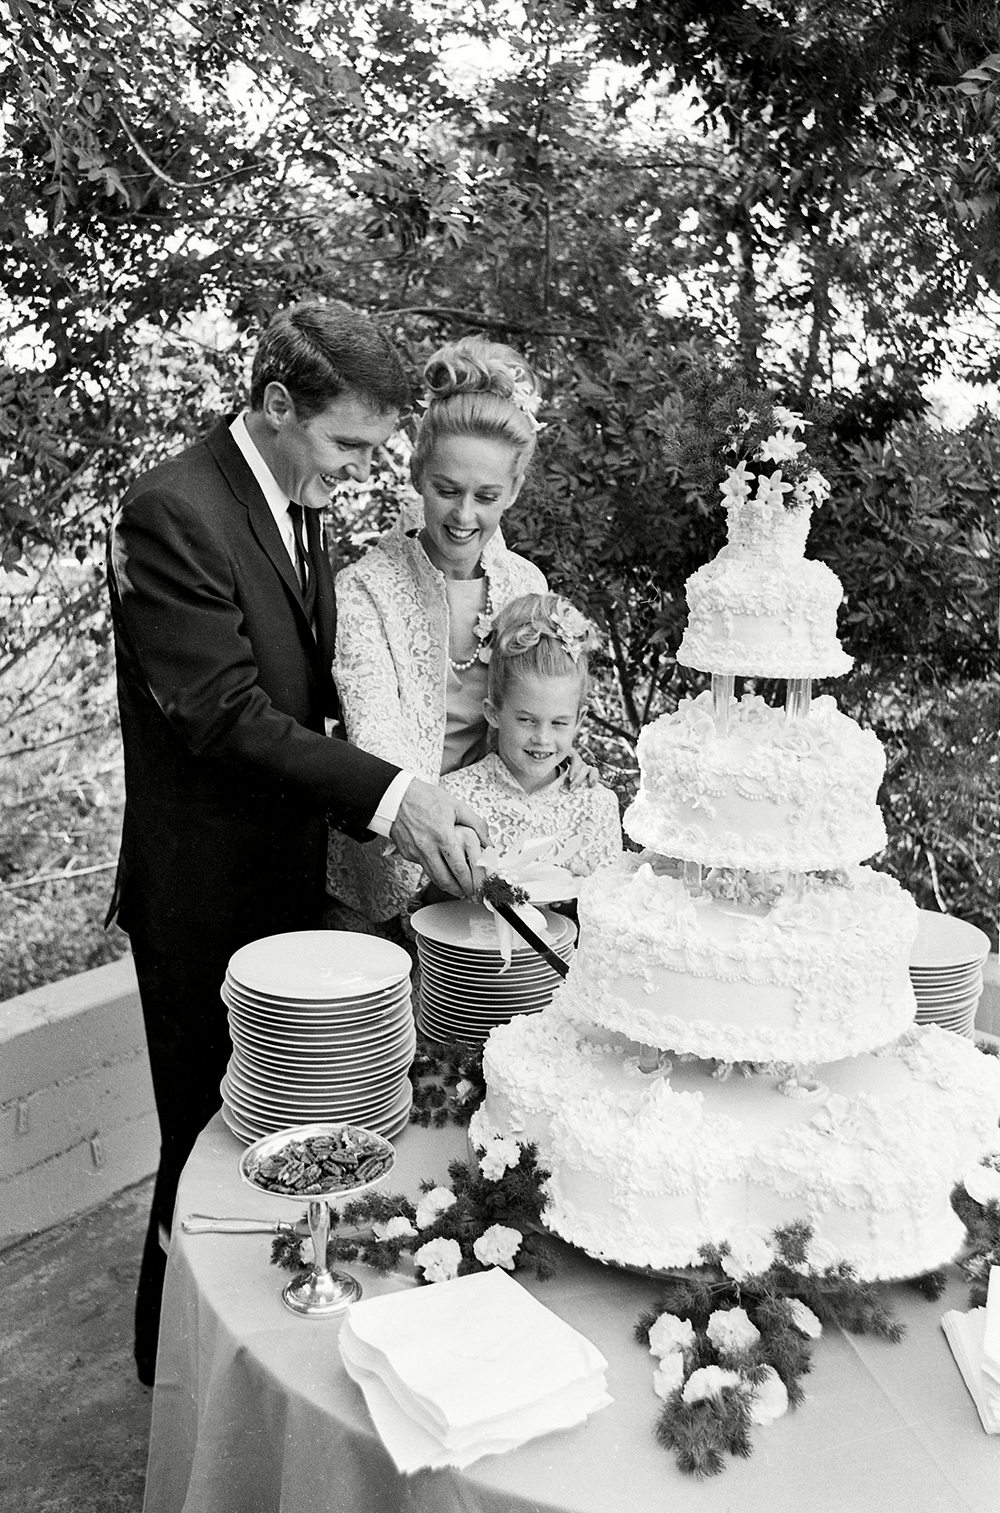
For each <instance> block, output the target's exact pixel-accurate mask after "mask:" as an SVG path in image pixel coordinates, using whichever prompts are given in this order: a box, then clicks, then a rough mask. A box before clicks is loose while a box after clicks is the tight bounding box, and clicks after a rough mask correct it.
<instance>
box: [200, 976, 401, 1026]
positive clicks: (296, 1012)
mask: <svg viewBox="0 0 1000 1513" xmlns="http://www.w3.org/2000/svg"><path fill="white" fill-rule="evenodd" d="M409 991H410V983H409V979H407V981H406V982H404V983H399V984H398V985H397V986H396V987H395V988H393V990H392V992H391V993H377V994H375V995H374V996H373V997H372V998H366V999H364V1000H363V1001H360V1002H357V1001H355V1000H353V999H351V1000H347V999H345V1000H344V1001H343V1002H342V1003H341V1002H338V1003H334V1004H329V1003H327V1002H325V1001H323V1000H319V999H306V1000H302V1001H300V1002H298V1003H295V1002H293V1001H292V1000H288V1001H286V1002H285V1003H282V1004H275V1003H265V1002H263V1001H257V1000H255V999H254V998H252V997H251V996H250V995H248V994H246V993H242V994H241V993H238V992H236V991H235V989H233V988H232V987H230V985H229V984H228V983H223V985H222V987H221V989H220V990H219V994H220V997H221V998H222V1001H223V1003H224V1004H226V1006H227V1007H232V1008H235V1009H237V1010H238V1011H239V1012H240V1013H241V1014H251V1015H253V1017H254V1018H255V1019H259V1020H261V1021H262V1022H265V1023H268V1024H288V1023H293V1024H303V1025H314V1024H330V1025H339V1024H345V1023H349V1022H351V1021H353V1020H357V1021H362V1020H368V1019H375V1018H377V1017H378V1015H379V1014H384V1013H385V1012H386V1011H387V1010H391V1009H393V1008H394V1007H395V1006H396V1005H397V1004H399V1003H401V1002H402V1000H403V999H405V998H406V996H407V994H408V993H409Z"/></svg>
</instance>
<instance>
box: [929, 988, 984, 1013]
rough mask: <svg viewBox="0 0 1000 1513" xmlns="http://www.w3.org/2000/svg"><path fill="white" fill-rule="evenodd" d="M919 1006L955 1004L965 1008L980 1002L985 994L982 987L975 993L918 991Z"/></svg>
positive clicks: (931, 1006)
mask: <svg viewBox="0 0 1000 1513" xmlns="http://www.w3.org/2000/svg"><path fill="white" fill-rule="evenodd" d="M914 996H915V997H916V1000H917V1007H918V1008H928V1009H931V1008H936V1007H939V1006H940V1007H945V1006H946V1005H947V1004H953V1005H954V1007H955V1008H956V1009H958V1008H965V1007H967V1006H968V1005H969V1004H975V1003H978V1002H979V1000H980V998H981V997H982V996H983V990H982V988H977V989H976V991H975V992H974V993H917V994H915V995H914Z"/></svg>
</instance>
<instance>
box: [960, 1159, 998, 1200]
mask: <svg viewBox="0 0 1000 1513" xmlns="http://www.w3.org/2000/svg"><path fill="white" fill-rule="evenodd" d="M962 1186H963V1187H964V1188H965V1191H966V1192H967V1193H968V1195H969V1197H970V1198H971V1199H972V1200H973V1202H974V1203H996V1202H1000V1171H997V1169H996V1168H995V1167H994V1166H985V1165H984V1164H983V1163H982V1162H981V1161H977V1162H976V1163H975V1164H974V1165H973V1166H970V1167H969V1168H968V1169H967V1170H966V1172H965V1174H964V1176H963V1177H962Z"/></svg>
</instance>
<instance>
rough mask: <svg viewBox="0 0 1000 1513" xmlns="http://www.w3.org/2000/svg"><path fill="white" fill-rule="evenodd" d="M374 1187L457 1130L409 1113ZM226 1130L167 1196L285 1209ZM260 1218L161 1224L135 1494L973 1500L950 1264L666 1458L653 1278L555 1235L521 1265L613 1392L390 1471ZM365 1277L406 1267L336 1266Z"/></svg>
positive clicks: (936, 1509)
mask: <svg viewBox="0 0 1000 1513" xmlns="http://www.w3.org/2000/svg"><path fill="white" fill-rule="evenodd" d="M397 1146H398V1151H399V1161H398V1164H397V1167H396V1170H395V1172H394V1173H393V1177H392V1179H391V1183H390V1187H391V1190H392V1191H407V1192H409V1193H410V1194H411V1195H413V1194H415V1193H416V1190H417V1184H418V1182H419V1180H420V1179H421V1178H422V1177H430V1178H434V1179H436V1180H441V1181H444V1180H446V1179H447V1165H448V1162H449V1160H451V1159H453V1158H454V1157H455V1156H463V1155H464V1153H465V1136H464V1132H463V1131H461V1130H457V1129H454V1128H450V1129H446V1130H440V1131H430V1130H421V1129H417V1128H414V1127H411V1128H409V1129H408V1130H406V1131H405V1132H404V1134H403V1135H402V1136H401V1137H400V1138H399V1140H398V1142H397ZM240 1150H241V1146H240V1145H239V1144H238V1142H237V1141H236V1140H235V1139H234V1138H233V1136H232V1135H231V1134H230V1133H229V1131H228V1130H227V1129H226V1127H225V1126H224V1125H223V1123H222V1121H221V1119H219V1118H216V1119H215V1120H213V1122H212V1123H211V1124H210V1125H209V1126H208V1128H207V1129H206V1130H205V1131H204V1133H203V1134H202V1136H201V1138H200V1140H199V1142H198V1145H197V1147H196V1149H195V1151H194V1153H193V1155H192V1157H191V1160H190V1161H189V1163H188V1165H187V1168H186V1169H185V1172H184V1176H183V1178H182V1181H181V1186H180V1193H179V1198H178V1208H177V1213H178V1215H183V1214H186V1213H190V1212H200V1213H211V1214H226V1215H251V1214H252V1215H257V1216H260V1217H269V1218H291V1217H297V1214H296V1210H295V1209H294V1207H293V1206H292V1205H291V1204H288V1203H283V1202H282V1201H281V1200H279V1199H275V1198H269V1197H268V1196H266V1195H265V1194H258V1193H256V1192H254V1191H253V1190H252V1189H251V1188H249V1187H247V1186H245V1185H244V1184H243V1183H242V1182H241V1181H240V1180H239V1177H238V1175H237V1170H236V1166H237V1160H238V1157H239V1154H240ZM270 1247H271V1240H270V1237H269V1236H267V1235H184V1234H182V1233H181V1231H180V1227H179V1225H176V1224H175V1227H174V1240H173V1244H172V1246H171V1251H170V1260H169V1264H168V1268H167V1280H166V1289H165V1294H164V1309H163V1324H162V1330H161V1337H160V1357H159V1361H158V1364H157V1385H156V1389H155V1392H154V1397H153V1422H152V1435H151V1443H150V1454H149V1472H148V1478H147V1489H146V1503H145V1513H542V1510H546V1513H548V1510H561V1513H619V1510H627V1513H663V1510H667V1509H669V1510H670V1513H737V1510H738V1513H757V1510H760V1513H764V1510H766V1513H896V1510H899V1513H904V1510H905V1513H993V1510H995V1509H998V1508H1000V1437H992V1438H991V1437H990V1436H988V1435H986V1434H984V1433H983V1431H982V1428H981V1427H980V1423H979V1418H978V1416H977V1414H976V1410H975V1407H974V1405H973V1403H972V1400H971V1398H970V1397H969V1395H968V1393H967V1392H966V1390H965V1386H964V1384H963V1382H962V1379H961V1376H960V1374H959V1371H958V1368H957V1366H956V1365H955V1362H954V1360H953V1358H952V1355H951V1352H950V1350H949V1349H948V1346H947V1343H946V1341H945V1338H944V1335H943V1333H942V1331H941V1328H940V1318H941V1314H942V1313H943V1312H944V1310H945V1309H946V1308H956V1307H957V1308H965V1307H966V1296H965V1288H964V1286H963V1285H962V1283H961V1282H960V1280H959V1279H958V1278H957V1276H956V1277H954V1278H953V1279H952V1280H951V1282H950V1284H949V1289H948V1292H947V1293H946V1295H945V1297H943V1298H941V1299H939V1301H938V1302H937V1303H928V1302H926V1301H925V1300H924V1299H922V1298H920V1297H918V1296H917V1295H916V1294H914V1293H912V1292H910V1291H909V1290H907V1289H904V1288H895V1289H893V1297H894V1302H895V1304H896V1307H897V1311H898V1313H899V1316H900V1317H901V1318H902V1319H903V1320H904V1321H905V1323H906V1325H907V1337H906V1339H905V1340H904V1341H903V1343H902V1344H900V1345H889V1344H886V1343H883V1342H881V1341H879V1340H873V1339H868V1338H864V1337H856V1336H853V1335H843V1334H840V1333H839V1332H838V1331H832V1332H830V1333H828V1334H827V1335H824V1337H823V1339H822V1340H820V1341H819V1342H818V1344H817V1346H816V1348H815V1353H814V1369H813V1372H812V1374H811V1375H810V1376H809V1377H807V1378H806V1379H805V1387H806V1393H807V1398H806V1402H805V1403H804V1404H803V1405H802V1406H801V1407H800V1408H798V1409H796V1410H794V1411H792V1412H790V1413H789V1414H787V1415H786V1416H785V1417H784V1418H783V1419H781V1420H779V1421H778V1422H777V1423H776V1424H773V1425H772V1426H771V1427H770V1428H767V1429H760V1430H756V1431H754V1453H753V1455H752V1457H751V1458H750V1459H749V1460H746V1461H738V1460H733V1459H730V1460H729V1462H728V1464H727V1468H726V1470H725V1471H724V1472H723V1474H722V1475H721V1476H718V1477H715V1478H713V1479H711V1480H709V1481H702V1482H696V1481H693V1480H691V1479H689V1478H687V1477H685V1476H683V1475H682V1474H681V1473H680V1472H679V1471H678V1470H677V1469H676V1467H675V1465H674V1462H673V1458H672V1456H671V1455H670V1454H669V1453H667V1452H666V1451H664V1450H661V1449H660V1448H659V1447H658V1446H657V1444H656V1442H655V1440H654V1439H653V1436H652V1432H651V1431H652V1427H653V1424H654V1422H655V1419H656V1416H657V1409H658V1406H659V1404H658V1400H657V1399H656V1397H655V1396H654V1395H653V1391H652V1376H653V1360H652V1357H651V1356H650V1355H649V1354H648V1352H647V1351H645V1350H644V1349H642V1348H641V1347H640V1346H639V1345H638V1344H636V1342H635V1340H634V1338H633V1334H632V1328H633V1324H634V1322H635V1320H636V1318H637V1317H638V1315H639V1314H640V1313H641V1312H642V1311H643V1309H644V1308H646V1307H648V1306H649V1305H650V1304H651V1303H652V1301H653V1299H654V1298H655V1295H656V1283H655V1282H653V1281H650V1280H649V1279H647V1278H644V1277H640V1276H634V1275H631V1274H629V1273H626V1272H621V1271H616V1270H613V1269H611V1268H606V1267H602V1266H600V1265H598V1264H597V1263H596V1262H592V1261H590V1260H588V1259H587V1258H586V1257H583V1256H580V1255H578V1254H576V1253H575V1252H574V1251H571V1250H570V1249H569V1248H568V1247H562V1248H561V1253H562V1264H561V1269H560V1272H559V1275H558V1277H556V1278H554V1279H553V1280H551V1281H548V1282H536V1281H534V1280H531V1281H528V1282H526V1283H525V1285H526V1286H528V1287H529V1288H530V1289H531V1291H532V1292H533V1293H534V1294H535V1295H536V1297H538V1298H539V1299H540V1300H541V1301H542V1302H544V1303H545V1304H547V1305H548V1306H549V1307H550V1308H552V1309H553V1310H554V1311H555V1312H556V1313H558V1314H559V1315H560V1316H561V1317H562V1318H564V1319H566V1320H567V1322H569V1323H570V1324H572V1325H574V1327H575V1328H577V1329H579V1330H581V1332H582V1333H584V1334H586V1335H587V1336H588V1338H589V1339H591V1340H592V1341H593V1342H594V1344H595V1345H596V1346H597V1348H598V1349H599V1350H600V1351H601V1352H602V1353H603V1354H604V1355H605V1356H606V1357H607V1359H608V1361H609V1363H610V1367H609V1371H608V1389H609V1391H610V1392H611V1394H612V1396H613V1397H614V1399H615V1402H614V1404H613V1405H612V1406H611V1407H610V1408H605V1409H603V1410H602V1411H601V1412H600V1413H598V1414H596V1415H595V1416H594V1417H593V1418H592V1419H591V1420H589V1422H588V1423H587V1424H585V1425H583V1426H581V1427H580V1428H579V1429H575V1430H572V1431H570V1432H567V1433H563V1434H556V1435H551V1436H549V1437H547V1438H545V1439H541V1440H536V1441H534V1442H533V1443H531V1444H529V1445H526V1446H524V1447H522V1448H521V1449H520V1450H517V1451H514V1452H512V1453H510V1454H507V1455H502V1456H490V1457H487V1458H485V1459H484V1460H481V1461H478V1462H476V1464H475V1465H473V1466H471V1467H469V1468H468V1469H467V1470H465V1471H461V1472H459V1471H452V1470H448V1471H423V1472H420V1473H418V1474H417V1475H416V1476H413V1477H410V1478H405V1477H401V1476H399V1475H397V1473H396V1471H395V1470H394V1468H393V1466H392V1464H391V1462H390V1461H389V1458H388V1456H387V1455H386V1453H385V1451H384V1450H383V1448H382V1445H381V1442H380V1440H379V1439H378V1437H377V1436H376V1434H375V1431H374V1429H373V1428H372V1426H371V1422H370V1420H369V1418H368V1414H367V1410H366V1408H365V1404H364V1399H363V1397H362V1394H361V1391H360V1389H359V1388H358V1387H357V1386H356V1385H355V1383H354V1382H352V1381H351V1380H350V1378H349V1377H348V1376H347V1374H346V1372H345V1370H344V1368H343V1366H342V1364H341V1361H340V1356H339V1353H338V1351H337V1348H336V1336H337V1331H338V1329H339V1327H340V1325H339V1320H323V1321H310V1320H306V1319H301V1318H297V1317H296V1316H295V1315H294V1314H292V1313H290V1312H289V1311H288V1309H286V1308H285V1306H284V1305H283V1303H282V1301H281V1288H282V1286H283V1285H284V1283H285V1281H286V1280H287V1276H288V1274H287V1273H286V1272H282V1271H280V1270H279V1269H278V1268H276V1267H273V1266H272V1265H271V1264H270ZM348 1269H349V1270H352V1271H353V1272H354V1273H355V1275H356V1276H357V1277H358V1279H359V1280H360V1281H361V1282H362V1284H363V1286H364V1289H365V1294H366V1296H369V1297H372V1296H375V1295H376V1294H378V1293H380V1292H383V1291H386V1290H389V1289H392V1288H398V1287H401V1286H406V1285H411V1284H409V1283H407V1282H406V1281H405V1280H403V1279H401V1278H398V1277H395V1278H385V1277H380V1276H377V1275H375V1274H373V1273H371V1272H369V1271H367V1270H366V1269H365V1268H364V1267H361V1266H351V1267H349V1268H348Z"/></svg>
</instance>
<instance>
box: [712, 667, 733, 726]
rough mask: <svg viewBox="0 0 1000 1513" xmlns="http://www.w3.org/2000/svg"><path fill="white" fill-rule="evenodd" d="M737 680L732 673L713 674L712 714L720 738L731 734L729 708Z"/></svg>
mask: <svg viewBox="0 0 1000 1513" xmlns="http://www.w3.org/2000/svg"><path fill="white" fill-rule="evenodd" d="M735 685H736V679H735V677H734V676H733V674H732V673H731V672H713V674H712V713H713V714H714V716H715V729H716V731H717V733H718V734H719V735H720V736H727V735H728V734H729V706H730V704H731V703H732V700H733V690H734V688H735Z"/></svg>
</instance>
